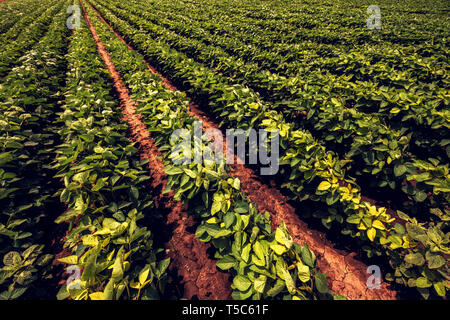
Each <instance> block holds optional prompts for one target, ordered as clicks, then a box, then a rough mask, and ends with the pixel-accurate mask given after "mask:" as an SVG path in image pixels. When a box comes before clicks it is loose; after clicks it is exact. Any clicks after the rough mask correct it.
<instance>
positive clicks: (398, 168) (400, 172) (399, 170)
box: [394, 164, 407, 177]
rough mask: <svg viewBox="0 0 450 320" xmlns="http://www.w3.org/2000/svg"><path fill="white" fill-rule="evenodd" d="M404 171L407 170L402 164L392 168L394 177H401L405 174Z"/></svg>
mask: <svg viewBox="0 0 450 320" xmlns="http://www.w3.org/2000/svg"><path fill="white" fill-rule="evenodd" d="M406 170H407V168H406V166H405V165H403V164H400V165H396V166H395V167H394V175H395V176H396V177H400V176H402V175H403V174H404V173H405V172H406Z"/></svg>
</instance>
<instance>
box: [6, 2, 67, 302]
mask: <svg viewBox="0 0 450 320" xmlns="http://www.w3.org/2000/svg"><path fill="white" fill-rule="evenodd" d="M69 3H70V2H69V1H65V2H64V1H62V2H61V3H60V4H59V5H58V6H57V7H58V8H59V9H58V12H57V14H56V15H55V16H54V19H53V22H52V23H51V24H50V26H49V31H48V33H47V34H46V35H45V36H44V37H43V38H42V39H40V41H39V42H38V43H37V44H36V45H35V46H34V47H33V48H32V49H31V50H30V51H28V52H27V53H26V54H25V55H24V56H23V57H22V58H21V59H20V63H19V66H18V67H16V68H15V69H14V72H10V73H9V74H8V75H7V76H6V77H5V78H3V79H2V84H1V86H0V109H1V112H0V132H1V134H0V148H1V149H0V206H1V215H0V248H1V249H0V254H1V256H2V257H3V265H2V266H1V269H0V298H1V299H14V298H18V297H20V296H22V295H23V294H25V292H26V291H27V289H29V288H30V287H33V291H34V292H33V296H34V297H46V296H47V295H48V294H49V292H50V291H46V290H45V289H47V290H48V288H45V287H43V286H42V283H43V282H44V281H47V280H49V281H50V280H51V277H52V276H53V275H52V274H51V272H49V264H50V262H51V261H52V258H53V256H52V255H51V254H50V248H49V243H50V240H51V239H49V238H51V236H52V234H51V232H50V231H49V230H51V227H50V226H51V225H52V222H53V221H52V220H53V219H54V218H55V217H54V216H53V215H54V213H55V212H58V210H60V206H59V205H58V201H56V200H55V199H54V197H53V194H54V192H55V191H56V190H57V188H58V183H57V181H56V180H55V179H53V175H54V173H55V171H54V170H53V169H51V168H50V166H49V164H50V163H51V162H52V161H53V159H54V155H55V154H54V148H55V146H56V144H57V143H58V136H57V135H56V134H55V130H57V126H56V125H55V124H54V122H53V121H54V120H55V119H56V116H55V112H57V111H58V108H59V106H60V103H59V101H60V99H61V94H60V87H61V86H64V72H61V71H64V70H65V61H64V54H65V50H66V45H67V38H68V30H67V28H66V26H65V19H66V15H65V9H66V7H64V5H66V6H67V5H68V4H69ZM61 8H64V9H61ZM49 10H51V12H53V13H55V7H52V9H49ZM49 12H50V11H49ZM47 20H50V21H51V20H52V19H51V18H50V17H49V16H48V17H47ZM45 23H48V22H45ZM39 283H40V284H41V285H39ZM50 290H51V289H50ZM29 291H31V290H29Z"/></svg>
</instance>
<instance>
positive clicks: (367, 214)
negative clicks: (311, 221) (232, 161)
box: [91, 1, 448, 295]
mask: <svg viewBox="0 0 450 320" xmlns="http://www.w3.org/2000/svg"><path fill="white" fill-rule="evenodd" d="M91 2H92V3H94V4H95V5H96V7H97V9H99V11H100V12H101V13H102V14H103V15H104V17H105V18H106V20H108V21H109V22H110V23H111V24H112V25H113V27H114V28H116V29H117V30H118V31H119V32H120V33H121V34H122V35H123V36H124V37H125V38H126V39H127V40H129V41H130V42H132V43H133V45H134V46H136V48H137V49H139V50H140V51H141V52H142V53H144V54H145V56H146V57H147V58H148V59H149V60H150V61H152V62H153V63H156V64H157V66H158V67H159V68H160V69H161V70H163V71H164V72H165V73H167V74H169V75H170V76H171V77H172V78H173V79H175V80H176V81H177V83H183V84H184V85H185V86H188V87H189V88H191V90H190V91H191V92H192V93H194V95H196V96H197V97H201V98H203V99H204V100H205V101H207V102H208V104H209V108H210V112H212V113H214V114H215V115H216V116H217V117H218V118H219V119H220V120H221V121H222V123H223V124H227V125H231V126H233V127H238V128H242V129H248V128H251V127H256V128H267V129H278V130H279V132H280V140H281V147H282V150H281V158H282V162H281V163H280V164H281V170H280V173H279V174H278V176H279V177H280V178H281V179H283V178H284V180H286V181H289V182H287V183H285V184H284V187H285V188H286V189H288V190H289V191H291V192H292V195H293V198H294V199H298V200H299V199H302V200H304V199H306V198H308V197H309V198H310V199H312V200H319V201H322V202H326V203H327V204H328V205H329V206H330V210H329V212H328V213H324V218H325V221H327V222H328V223H331V222H338V223H341V224H342V229H343V232H345V233H347V234H351V235H352V236H353V237H358V238H361V239H363V240H365V241H367V242H368V243H372V244H373V245H374V246H375V248H376V247H378V248H379V249H380V248H381V250H382V251H385V252H386V255H387V256H389V259H390V260H391V263H392V266H393V268H395V269H396V273H395V277H397V278H398V279H399V280H398V281H400V282H403V283H404V284H408V285H410V286H417V287H419V290H420V291H422V292H423V293H424V294H425V293H426V292H428V289H427V288H428V287H430V286H433V285H434V287H435V289H436V291H437V292H438V293H439V294H440V295H445V290H446V287H445V286H446V285H445V280H444V279H445V274H446V271H445V270H446V267H445V266H444V265H445V258H444V257H443V254H445V253H446V252H448V247H447V242H448V240H447V238H448V237H447V236H445V234H444V233H443V232H442V231H441V230H440V229H443V228H444V224H445V223H444V222H438V223H437V224H434V223H430V224H429V225H425V224H420V223H418V222H417V221H416V220H415V219H411V218H409V217H407V216H406V215H405V214H403V213H399V216H400V218H401V219H405V220H407V222H406V223H405V222H403V223H398V222H401V220H400V219H397V220H396V219H395V218H393V217H391V216H390V215H389V214H387V213H386V209H385V208H382V207H378V208H376V207H374V206H371V205H369V204H368V203H366V202H364V201H361V194H360V191H359V188H358V187H357V185H356V184H355V183H354V182H353V181H352V180H351V179H348V178H345V176H344V173H343V170H342V169H341V168H340V164H339V162H338V161H337V159H336V158H335V157H334V155H333V154H332V153H331V152H327V151H326V150H325V149H324V148H323V147H322V146H321V145H320V144H319V143H317V141H315V140H314V139H313V137H312V136H311V135H310V134H309V133H308V132H306V131H301V130H294V129H293V126H292V124H290V123H288V122H286V121H284V119H283V116H282V115H281V114H278V113H277V112H276V111H274V110H267V109H266V107H265V106H264V105H263V104H262V103H261V102H260V101H259V99H258V98H257V96H255V95H254V94H251V93H250V92H249V90H248V89H247V88H245V87H242V86H239V85H233V86H230V85H229V84H227V83H226V82H224V81H223V80H222V79H221V78H220V77H219V76H217V75H216V74H214V73H213V72H211V71H210V70H208V69H207V68H205V67H203V66H201V65H200V64H198V63H196V62H194V61H193V60H192V59H188V58H187V57H185V56H184V55H183V54H181V53H179V52H177V51H175V50H173V49H171V48H170V47H168V46H167V45H166V44H164V43H161V42H159V41H158V42H157V41H154V40H153V39H151V38H149V37H148V36H146V35H145V33H142V32H138V30H137V29H136V28H135V27H133V26H131V25H130V24H128V23H127V22H126V21H123V20H121V19H119V18H117V17H116V16H114V15H113V14H112V13H111V12H110V11H109V10H108V9H107V8H106V7H103V6H101V5H99V4H98V2H94V1H91ZM224 111H225V112H227V113H226V114H227V116H226V117H224V116H223V115H221V114H222V112H224ZM435 212H436V213H437V214H440V215H442V216H443V217H444V216H445V214H443V213H442V212H440V211H439V210H435ZM405 224H406V230H405V228H404V227H403V225H405ZM435 241H437V242H435ZM419 243H420V244H419ZM422 245H423V248H422ZM424 256H426V258H427V261H426V262H425V257H424ZM405 257H407V258H406V261H405ZM413 257H415V258H417V259H412V258H413ZM434 262H437V263H436V264H435V263H434ZM408 278H410V280H409V282H408Z"/></svg>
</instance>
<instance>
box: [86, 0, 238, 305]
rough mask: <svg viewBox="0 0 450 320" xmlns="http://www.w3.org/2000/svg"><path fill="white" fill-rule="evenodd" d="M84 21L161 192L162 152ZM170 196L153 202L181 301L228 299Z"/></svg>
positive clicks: (226, 286)
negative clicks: (168, 231)
mask: <svg viewBox="0 0 450 320" xmlns="http://www.w3.org/2000/svg"><path fill="white" fill-rule="evenodd" d="M83 12H84V16H85V19H86V21H87V23H88V25H89V28H90V30H91V32H92V35H93V37H94V40H95V42H96V43H97V48H98V51H99V54H100V56H101V57H102V59H103V61H104V62H105V65H106V67H107V69H108V71H109V73H110V75H111V77H112V79H113V81H114V87H115V89H116V91H117V93H118V94H119V97H120V101H121V107H122V112H123V115H124V120H125V121H127V122H128V124H129V127H130V131H131V139H132V140H133V141H135V142H137V143H138V145H139V150H140V154H141V158H142V159H149V169H150V175H151V176H152V178H153V179H152V186H153V187H155V188H157V189H161V188H164V187H165V185H166V183H167V179H166V178H167V177H166V174H165V173H164V172H163V170H164V165H163V163H162V161H161V159H160V157H159V156H160V155H161V153H160V152H159V150H158V149H157V147H156V146H155V144H154V140H153V139H152V138H151V137H150V133H149V131H148V129H147V127H146V125H145V124H144V122H143V120H142V116H141V115H140V114H136V104H135V103H134V102H133V101H132V100H131V99H130V94H129V90H128V88H127V87H126V86H125V85H124V84H123V82H122V79H121V78H120V75H119V73H118V72H117V70H116V68H115V66H114V63H113V62H112V61H111V57H110V56H109V54H108V52H107V50H106V49H105V47H104V45H103V44H102V42H101V40H100V38H99V36H98V35H97V32H96V30H95V28H94V26H93V25H92V23H91V21H90V20H89V16H88V15H87V13H86V11H85V8H84V7H83ZM171 196H172V195H170V194H169V195H167V194H166V195H162V194H160V195H159V196H157V198H156V199H155V203H156V205H157V206H158V207H160V208H161V209H164V210H167V211H168V212H169V215H168V221H167V223H169V224H171V225H173V226H174V230H173V235H172V238H171V240H170V241H169V243H168V244H167V248H166V252H167V255H168V256H169V257H170V258H171V259H172V264H171V265H172V266H171V268H174V267H175V268H176V269H177V272H178V275H179V276H180V277H182V279H183V280H182V284H184V289H185V291H184V296H183V297H184V298H186V299H192V298H193V297H194V296H197V297H198V298H199V299H211V300H219V299H229V298H230V295H231V287H230V286H231V285H230V283H229V281H228V277H229V276H228V274H227V273H222V272H220V271H218V269H217V268H216V262H215V260H212V259H210V258H209V257H208V255H207V253H206V251H207V249H208V248H209V245H208V244H206V243H203V242H201V241H200V240H198V239H197V238H196V237H195V235H194V234H192V233H190V232H188V231H187V229H188V228H189V227H191V226H193V225H194V223H195V222H194V219H193V217H191V216H188V215H187V213H186V210H185V208H184V207H183V205H182V204H181V202H177V201H173V200H172V199H171Z"/></svg>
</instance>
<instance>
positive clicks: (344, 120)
mask: <svg viewBox="0 0 450 320" xmlns="http://www.w3.org/2000/svg"><path fill="white" fill-rule="evenodd" d="M131 10H132V9H131ZM129 11H130V9H127V10H120V11H118V14H120V17H122V18H127V19H128V20H130V22H132V23H133V25H135V26H140V27H141V28H143V29H144V30H145V31H146V32H149V35H151V36H153V37H157V39H158V40H160V41H164V42H167V43H168V44H170V45H171V46H172V47H173V48H175V49H177V50H180V51H181V52H183V53H185V54H187V55H188V56H189V57H190V58H193V59H195V60H197V61H199V62H201V63H203V64H204V65H208V66H212V67H214V69H215V70H217V71H220V72H221V73H223V74H225V75H232V76H233V79H232V83H249V84H250V86H252V87H253V88H255V87H256V88H261V87H262V88H264V89H265V91H268V92H269V93H268V96H272V97H277V98H276V99H279V100H282V99H289V98H290V96H293V97H294V99H295V98H297V100H295V101H292V102H289V103H283V102H282V105H285V106H284V108H287V109H288V110H289V111H285V112H284V114H285V115H287V116H286V118H287V119H288V120H290V121H292V122H296V123H297V124H298V123H301V126H300V127H303V128H305V127H306V128H308V129H312V132H313V133H314V134H315V136H316V137H317V138H320V139H321V141H326V146H327V147H331V148H330V149H332V150H336V151H338V153H339V155H340V156H342V157H343V158H344V159H345V160H353V161H351V166H352V170H353V172H355V171H356V172H358V171H359V170H361V171H362V172H363V173H364V174H365V175H368V174H370V175H371V181H373V182H374V185H375V186H376V187H382V188H383V187H387V186H388V187H390V188H391V189H397V190H398V191H399V192H400V193H403V194H404V195H405V196H406V197H409V199H411V200H412V207H413V208H414V205H416V204H417V202H423V201H425V200H427V196H426V194H427V193H428V192H431V193H433V194H434V195H435V197H434V198H429V199H428V200H430V199H431V200H433V203H432V205H436V204H437V205H439V204H440V203H446V202H448V201H447V200H448V191H449V190H450V189H449V186H448V184H449V181H450V178H449V175H448V166H447V165H445V164H441V163H440V162H439V160H438V159H432V160H431V161H428V162H425V161H417V160H419V159H417V158H416V157H415V156H414V155H412V154H411V153H410V151H409V150H408V149H409V147H410V144H414V142H411V140H414V138H416V137H412V134H413V131H407V130H406V127H403V128H402V129H401V130H392V129H391V128H390V127H389V126H387V125H386V124H385V123H384V121H383V120H382V119H381V118H380V117H378V116H376V115H373V114H372V115H367V114H365V113H362V112H358V111H357V110H355V109H353V108H349V107H348V106H347V105H345V104H348V103H345V102H343V101H341V99H337V98H335V97H334V96H336V93H335V94H332V93H331V92H330V91H332V86H333V85H335V86H336V81H327V80H326V76H324V75H321V78H322V79H320V80H321V81H320V82H319V81H314V82H313V83H311V84H306V85H303V86H302V87H304V88H305V90H303V91H302V90H301V89H298V83H299V82H298V81H291V80H289V79H282V78H280V77H277V76H276V75H274V74H268V73H267V72H261V70H259V69H257V68H254V67H253V68H252V66H251V65H249V64H245V65H243V64H242V63H241V62H240V61H239V60H236V59H234V58H233V57H230V56H228V55H227V54H226V53H224V52H223V51H221V50H219V49H218V48H216V47H213V46H207V45H204V44H203V43H202V42H201V41H198V40H196V39H192V38H186V37H183V36H179V35H177V34H175V33H173V32H170V31H167V30H165V29H164V28H161V27H158V26H157V25H154V24H152V23H149V22H148V20H149V19H148V16H147V13H145V12H143V11H137V12H136V14H135V15H133V14H132V13H128V12H129ZM116 12H117V11H116ZM131 16H133V17H131ZM141 16H142V18H141ZM128 17H130V18H128ZM180 26H181V25H180ZM237 75H238V76H237ZM228 79H229V78H228ZM332 80H336V79H332ZM327 82H331V83H333V84H332V85H330V84H329V83H327ZM280 88H282V89H280ZM337 96H341V95H337ZM286 105H287V106H286ZM291 110H292V111H291ZM301 112H303V113H304V114H305V116H304V117H303V120H296V118H300V119H301V118H302V116H301ZM431 113H432V114H433V112H431ZM436 115H437V117H436V118H439V119H443V118H441V117H440V116H439V115H438V114H436ZM295 128H297V127H295ZM446 130H447V129H445V127H444V128H442V129H440V131H446ZM415 132H416V133H417V132H419V133H420V132H421V131H420V130H419V131H417V130H416V131H415ZM427 140H429V141H431V140H433V141H435V140H436V139H431V138H430V137H427ZM349 162H350V161H349ZM374 177H375V179H373V178H374ZM405 180H408V181H410V180H416V181H418V182H419V183H417V184H415V185H414V186H413V184H412V183H408V184H406V185H404V183H403V182H404V181H405ZM446 193H447V196H446ZM445 198H447V200H445Z"/></svg>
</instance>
